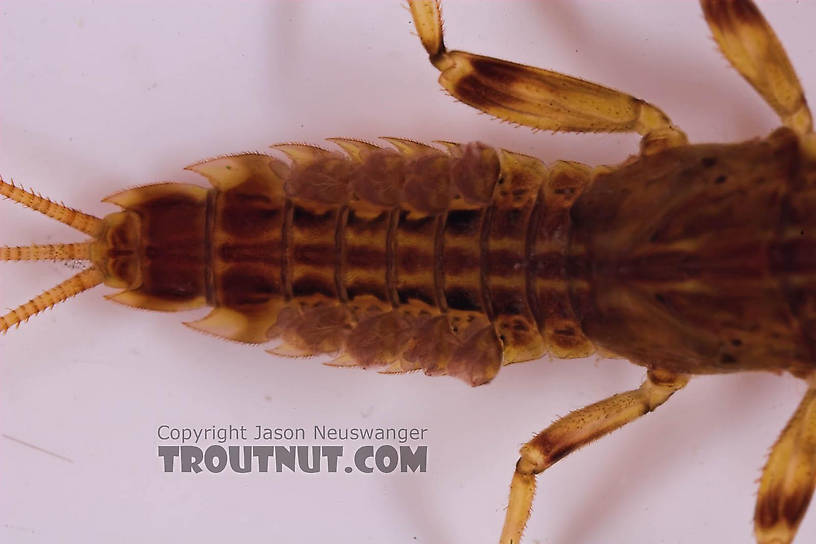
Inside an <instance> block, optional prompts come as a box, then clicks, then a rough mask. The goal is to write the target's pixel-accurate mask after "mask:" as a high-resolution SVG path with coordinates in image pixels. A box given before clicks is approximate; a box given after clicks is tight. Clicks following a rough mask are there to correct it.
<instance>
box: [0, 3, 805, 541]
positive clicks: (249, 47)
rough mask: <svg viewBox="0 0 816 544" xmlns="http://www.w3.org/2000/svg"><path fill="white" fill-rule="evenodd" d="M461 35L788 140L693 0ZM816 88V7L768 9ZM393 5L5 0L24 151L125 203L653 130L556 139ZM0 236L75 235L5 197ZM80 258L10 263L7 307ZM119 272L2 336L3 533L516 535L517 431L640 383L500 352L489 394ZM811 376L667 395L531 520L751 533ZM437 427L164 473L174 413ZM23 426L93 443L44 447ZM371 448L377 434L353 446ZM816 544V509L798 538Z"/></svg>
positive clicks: (181, 420) (548, 11)
mask: <svg viewBox="0 0 816 544" xmlns="http://www.w3.org/2000/svg"><path fill="white" fill-rule="evenodd" d="M445 7H446V8H447V10H446V15H447V17H446V21H447V32H448V34H447V43H448V44H449V46H450V47H451V48H460V49H466V50H471V51H474V52H480V53H486V54H491V55H495V56H499V57H504V58H509V59H512V60H515V61H519V62H524V63H529V64H534V65H538V66H542V67H547V68H552V69H557V70H562V71H565V72H568V73H571V74H574V75H578V76H582V77H586V78H587V79H591V80H594V81H598V82H601V83H605V84H607V85H611V86H613V87H617V88H621V89H624V90H627V91H629V92H631V93H632V94H634V95H636V96H640V97H643V98H646V99H648V100H651V101H653V102H654V103H655V104H657V105H658V106H659V107H661V108H663V109H664V110H665V111H666V112H667V113H669V114H670V115H671V116H672V118H673V119H674V120H675V122H677V123H678V124H679V125H680V126H681V127H682V128H684V129H685V130H686V131H687V132H688V135H689V137H690V138H691V139H692V140H693V141H735V140H741V139H747V138H751V137H755V136H761V135H764V134H767V133H768V132H769V131H770V130H772V129H773V128H774V127H775V126H776V125H777V124H778V122H777V119H776V118H775V117H774V115H773V113H772V112H771V110H770V109H769V108H768V107H766V106H765V105H764V103H763V102H762V101H761V100H760V99H759V98H758V97H757V96H756V95H755V94H754V93H753V91H752V90H751V89H750V88H749V87H748V86H747V84H745V83H744V82H743V81H742V80H741V79H740V78H739V77H738V76H737V75H736V73H735V72H734V71H733V70H731V69H729V68H728V67H727V66H726V63H725V61H724V60H723V59H722V57H721V56H720V55H719V53H718V52H717V51H716V50H715V48H714V45H713V42H712V41H711V40H710V38H709V36H708V30H707V28H706V26H705V24H704V21H703V19H702V16H701V14H700V11H699V7H698V6H697V5H696V3H695V2H691V1H688V0H674V1H667V0H664V1H661V2H646V1H642V0H641V1H618V2H600V1H576V0H557V1H548V2H520V1H519V2H512V3H511V2H507V3H499V2H494V3H482V2H464V3H462V2H449V3H447V4H446V6H445ZM761 7H762V8H763V10H764V12H765V14H766V16H767V17H768V19H769V20H770V21H771V23H772V25H773V26H774V27H775V28H776V30H777V32H778V34H779V35H780V37H781V39H782V41H783V43H784V44H785V45H786V47H787V49H788V52H789V54H790V56H791V59H792V61H793V64H794V65H795V66H796V68H797V69H798V71H799V74H800V77H801V79H802V82H803V85H804V87H805V89H807V90H810V93H811V97H814V93H816V62H814V52H815V51H814V48H815V47H816V45H815V44H816V42H814V39H813V29H812V23H813V21H815V20H816V2H813V1H807V2H796V3H794V2H781V1H775V2H774V1H771V2H763V3H761ZM411 32H412V26H411V24H410V16H409V13H408V12H407V11H406V10H405V9H404V8H403V6H401V5H400V3H399V1H398V0H394V1H392V2H391V1H389V2H374V1H367V2H327V1H322V2H318V1H313V2H293V1H288V2H272V1H263V2H261V1H253V2H250V1H247V2H227V1H226V0H224V1H210V2H203V1H202V2H158V1H152V2H92V1H88V2H79V1H70V2H68V1H66V2H32V1H29V0H26V1H9V0H4V1H3V2H2V4H0V172H1V173H2V174H3V175H4V176H5V177H6V178H8V177H13V178H14V180H15V181H16V182H18V183H20V184H22V185H24V186H26V187H33V188H35V189H36V190H38V191H41V192H42V193H43V194H45V195H48V196H51V197H53V198H54V199H56V200H64V201H65V202H66V203H69V204H71V205H74V206H77V207H79V208H81V209H83V210H85V211H87V212H89V213H92V214H97V215H103V214H106V213H109V212H111V211H114V209H113V208H112V207H111V206H108V205H103V204H100V203H99V200H100V199H101V198H102V197H104V196H106V195H107V194H110V193H112V192H115V191H118V190H120V189H123V188H126V187H129V186H135V185H139V184H144V183H149V182H155V181H164V180H177V181H193V182H199V183H204V180H203V179H199V178H197V177H196V176H195V175H194V174H192V173H189V172H184V171H182V167H183V166H185V165H187V164H190V163H193V162H196V161H198V160H200V159H203V158H206V157H210V156H215V155H219V154H225V153H234V152H242V151H248V150H259V151H262V150H264V149H265V146H267V145H268V144H272V143H279V142H286V141H305V142H312V143H319V142H320V140H321V139H322V138H324V137H330V136H346V137H356V138H374V137H376V136H379V135H393V136H401V137H408V138H413V139H418V140H430V139H444V140H458V141H468V140H474V139H479V140H481V141H484V142H487V143H490V144H493V145H497V146H501V147H506V148H509V149H513V150H517V151H521V152H526V153H530V154H535V155H537V156H539V157H541V158H542V159H544V160H547V161H552V160H555V159H571V160H579V161H583V162H586V163H590V164H596V163H616V162H619V161H621V160H623V159H624V158H625V157H626V156H627V154H629V153H632V152H634V151H635V150H636V146H637V137H635V136H631V135H611V136H610V135H567V134H559V135H551V134H545V133H537V134H535V133H532V132H531V131H529V130H527V129H524V128H515V127H512V126H510V125H507V124H501V123H498V122H496V121H493V120H491V119H490V118H488V117H487V116H485V115H478V114H477V113H476V112H475V111H474V110H471V109H469V108H467V107H465V106H463V105H461V104H458V103H455V102H454V101H453V100H452V99H451V98H450V97H448V96H447V95H445V94H444V93H443V92H441V91H440V90H439V88H438V86H437V84H436V83H435V80H436V71H435V69H434V68H432V67H431V65H430V64H429V63H428V62H427V60H426V56H425V54H424V52H423V50H422V49H421V47H420V45H419V43H418V40H417V39H416V37H414V36H412V35H411ZM0 210H2V211H0V233H2V235H1V236H0V242H2V243H6V244H10V245H15V244H28V243H35V242H40V243H47V242H56V241H76V240H80V239H81V238H82V237H81V236H80V235H78V234H77V233H74V232H72V231H69V230H68V229H66V228H65V227H63V226H61V225H59V224H57V223H55V222H53V221H49V220H47V219H44V218H42V217H38V216H37V215H36V214H34V213H31V212H28V211H25V210H23V209H22V208H20V207H19V206H16V205H12V204H11V203H0ZM75 272H76V271H75V270H73V269H70V268H68V267H66V265H65V264H62V263H29V264H22V263H4V264H2V265H0V277H1V278H2V280H0V287H1V290H0V306H2V307H3V308H4V309H5V308H11V307H13V306H16V305H17V304H20V303H22V302H25V301H26V300H27V299H28V298H29V297H30V296H32V295H34V294H35V293H38V292H40V291H41V290H43V289H45V288H48V287H51V286H52V285H54V284H56V283H57V282H58V281H61V280H62V279H64V278H66V277H68V276H69V275H71V274H73V273H75ZM109 292H110V290H109V289H107V288H105V287H98V288H96V289H94V290H93V291H91V292H88V293H85V294H83V295H81V296H79V297H77V298H76V299H75V300H72V301H71V302H70V303H68V304H62V305H60V306H59V307H58V308H56V309H54V310H52V311H49V312H47V313H46V314H44V315H42V316H38V317H36V318H35V319H33V320H31V322H30V323H28V324H26V325H25V326H23V327H22V328H20V329H19V330H15V331H12V332H11V333H10V334H8V335H6V336H3V337H2V338H0V432H2V435H3V436H2V437H0V486H2V493H0V541H2V542H9V543H18V542H19V543H35V542H43V543H46V542H48V543H50V542H145V541H147V540H148V539H150V540H152V541H156V542H169V541H171V540H172V539H174V538H177V539H181V540H182V541H185V542H216V541H219V540H221V539H230V540H231V541H232V540H234V541H237V540H238V539H240V538H243V539H247V540H250V539H252V540H253V541H258V542H260V541H269V542H271V541H275V542H328V541H331V542H336V543H352V542H354V543H365V542H394V543H402V542H406V543H413V542H422V543H434V544H435V543H443V542H472V543H476V542H495V541H496V540H497V537H498V532H499V529H500V526H501V522H502V520H503V516H504V507H505V501H506V496H507V486H508V483H509V479H510V476H511V474H512V470H513V466H514V463H515V461H516V459H517V449H518V447H519V445H520V444H521V443H522V442H524V441H525V440H527V439H528V438H529V437H530V436H532V434H534V433H535V432H537V431H539V430H540V429H542V428H543V427H545V426H547V425H548V424H549V423H550V422H551V421H552V420H553V419H554V418H555V417H557V416H558V415H563V414H565V413H566V412H567V411H569V410H572V409H575V408H578V407H581V406H583V405H586V404H588V403H591V402H594V401H597V400H599V399H601V398H603V397H605V396H607V395H610V394H612V393H615V392H619V391H623V390H626V389H630V388H632V387H635V386H637V385H638V384H639V383H640V381H641V379H642V377H643V371H642V369H640V368H639V367H636V366H633V365H629V364H628V363H626V362H625V361H621V360H618V361H602V360H598V359H595V358H591V359H587V360H578V361H546V360H543V361H539V362H537V363H534V364H523V365H516V366H514V367H506V368H504V369H502V371H501V372H500V374H499V376H498V377H497V378H496V380H495V381H494V382H493V383H491V384H490V385H488V386H486V387H480V388H477V389H470V388H468V387H466V386H464V385H463V384H462V383H460V382H458V381H456V380H453V379H450V378H435V379H432V378H427V377H425V376H422V375H409V376H396V377H394V376H381V375H378V374H376V373H374V372H363V371H356V370H345V371H344V370H339V369H331V368H327V367H324V366H322V365H321V364H320V363H319V361H315V360H284V359H281V360H278V359H275V358H273V357H271V356H269V355H267V354H265V353H264V352H263V351H262V350H261V349H259V348H253V347H248V346H242V345H237V344H232V343H229V342H225V341H219V340H217V339H213V338H210V337H208V336H204V335H201V334H198V333H196V332H194V331H191V330H189V329H187V328H185V327H183V326H181V325H180V322H181V321H182V320H191V319H195V318H197V316H199V315H201V314H203V313H204V312H203V311H201V312H194V313H193V314H186V315H178V314H175V315H174V314H156V313H151V312H140V311H135V310H132V309H129V308H126V307H124V306H119V305H116V304H113V303H110V302H106V301H105V300H104V299H103V298H102V295H103V294H106V293H109ZM803 392H804V384H803V383H801V382H799V381H797V380H794V379H792V378H790V377H786V376H783V377H776V376H773V375H765V374H757V375H734V376H725V377H704V378H699V379H696V380H694V381H693V382H692V383H691V384H690V386H689V387H688V388H687V390H685V391H683V392H681V393H679V394H677V395H676V397H675V398H673V399H672V400H671V401H670V402H669V403H668V404H667V405H666V406H664V407H663V408H661V409H660V410H659V411H658V412H657V413H656V414H653V415H650V416H649V417H646V418H645V419H643V420H641V421H638V422H636V423H634V424H632V425H630V426H629V427H627V428H626V429H625V430H622V431H619V432H617V433H614V434H613V435H612V436H610V437H607V438H605V439H603V440H601V441H600V442H598V443H596V444H593V445H591V446H589V447H587V448H586V449H584V450H581V451H580V452H578V453H576V454H574V455H572V456H570V457H569V458H568V459H566V460H564V461H562V462H560V463H558V464H557V465H556V466H554V467H553V468H552V469H550V470H549V471H547V472H546V473H545V474H544V475H543V476H540V477H539V486H540V487H539V492H538V494H537V497H536V502H535V509H534V512H533V517H532V520H531V522H530V524H529V526H528V530H527V533H526V535H527V538H526V541H527V542H530V543H533V542H540V543H567V544H581V543H598V542H604V543H623V542H626V543H632V544H634V543H641V542H643V543H650V544H651V543H657V542H665V543H691V542H694V543H699V542H704V543H707V542H750V541H751V538H752V537H751V533H752V524H751V518H752V515H753V508H754V498H755V494H756V484H755V480H756V479H757V478H758V477H759V474H760V468H761V466H762V465H763V463H764V461H765V456H766V452H767V449H768V448H769V446H770V445H771V444H772V443H773V441H774V440H775V438H776V436H777V434H778V432H779V431H780V430H781V429H782V427H783V425H784V424H785V422H786V420H787V418H788V417H789V415H790V414H791V413H792V411H793V409H794V407H795V405H796V404H797V403H798V401H799V398H800V397H801V395H802V393H803ZM163 423H167V424H171V425H178V426H183V425H190V426H208V425H212V424H216V425H228V424H230V423H232V424H236V425H238V424H245V425H255V424H266V425H271V426H293V427H294V426H303V427H306V428H307V429H311V427H312V426H313V425H315V424H327V425H336V426H370V425H382V426H403V425H404V426H418V427H428V428H429V429H430V431H429V434H428V439H427V444H428V446H429V450H430V458H429V470H428V472H427V473H426V474H392V475H376V474H375V475H362V474H353V475H346V474H344V473H339V474H325V473H324V474H320V475H304V474H300V473H297V474H289V473H282V474H258V473H253V474H249V475H234V474H226V473H222V474H220V475H208V474H200V475H197V476H191V475H189V474H178V473H176V474H164V473H163V472H162V471H161V462H160V460H159V459H158V457H157V455H156V446H157V440H156V438H155V431H156V427H157V426H158V425H160V424H163ZM8 437H12V438H13V439H16V440H22V441H25V442H27V443H30V444H34V445H36V446H38V447H40V448H44V449H46V450H49V451H50V452H54V453H56V454H58V455H60V456H63V457H65V458H67V459H70V462H69V461H65V460H62V459H60V458H57V457H55V456H53V455H48V454H46V453H42V452H41V451H38V450H35V449H32V448H29V447H26V446H24V445H21V444H20V443H18V442H16V441H14V440H11V439H9V438H8ZM347 446H353V444H347ZM814 539H816V513H814V512H811V513H810V515H809V516H808V517H806V519H805V522H804V524H803V526H802V528H801V530H800V538H799V540H798V542H812V541H813V540H814Z"/></svg>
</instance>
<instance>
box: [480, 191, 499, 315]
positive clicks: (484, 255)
mask: <svg viewBox="0 0 816 544" xmlns="http://www.w3.org/2000/svg"><path fill="white" fill-rule="evenodd" d="M494 213H495V207H494V206H489V207H487V208H485V209H484V213H483V214H482V230H481V232H480V233H479V286H480V289H479V298H481V303H482V309H483V311H484V313H485V315H487V319H488V320H490V321H491V322H492V321H493V318H494V317H495V314H494V313H493V305H492V304H491V301H490V285H489V284H488V279H487V274H488V267H489V265H490V258H489V256H488V255H489V251H490V228H491V227H492V224H493V215H494Z"/></svg>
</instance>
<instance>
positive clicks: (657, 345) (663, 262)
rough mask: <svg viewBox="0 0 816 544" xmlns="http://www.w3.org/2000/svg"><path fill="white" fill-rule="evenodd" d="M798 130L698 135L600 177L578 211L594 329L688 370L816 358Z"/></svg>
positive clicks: (579, 269) (812, 225)
mask: <svg viewBox="0 0 816 544" xmlns="http://www.w3.org/2000/svg"><path fill="white" fill-rule="evenodd" d="M813 179H814V171H813V169H812V166H810V167H805V166H803V161H802V160H801V157H800V147H799V142H798V138H797V136H796V135H795V134H794V133H793V132H792V131H790V130H788V129H780V130H778V131H776V132H775V133H774V134H772V135H771V136H770V137H769V138H767V139H765V140H753V141H749V142H745V143H741V144H725V145H714V144H708V145H692V146H684V147H677V148H672V149H668V150H666V151H664V152H661V153H659V154H657V155H653V156H647V157H643V158H640V159H638V160H636V161H634V162H633V163H631V164H628V165H626V166H623V167H622V168H620V169H617V170H615V171H612V172H610V173H609V174H604V175H601V176H599V177H598V178H597V179H596V180H595V182H594V183H593V185H592V187H591V189H590V190H588V191H587V192H586V193H584V195H582V197H581V198H580V199H579V200H578V202H577V203H576V205H575V207H574V208H573V210H572V218H573V232H572V237H571V246H570V259H571V262H570V271H569V274H570V276H571V277H572V278H573V279H574V280H577V279H579V278H580V279H581V280H584V281H580V282H579V281H573V283H572V284H571V286H572V290H571V293H572V301H573V304H574V305H575V309H576V312H577V313H578V315H580V321H581V324H582V327H583V329H584V332H585V333H586V335H587V336H588V337H589V338H590V339H591V340H592V341H593V342H595V343H596V344H597V345H598V346H601V347H603V348H605V349H607V350H609V351H611V352H613V353H615V354H617V355H620V356H623V357H626V358H627V359H630V360H631V361H633V362H636V363H639V364H644V365H646V366H649V367H651V368H663V369H668V370H672V371H675V372H681V373H692V374H699V373H715V372H732V371H736V370H775V371H779V370H790V371H791V372H793V373H794V374H798V375H806V374H808V373H810V372H812V370H813V369H814V367H816V342H815V340H816V326H814V325H815V323H814V318H816V313H814V309H816V306H814V303H816V237H815V236H816V218H814V216H813V214H812V210H813V209H814V208H813V205H814V202H816V200H814V199H815V198H816V189H814V186H813Z"/></svg>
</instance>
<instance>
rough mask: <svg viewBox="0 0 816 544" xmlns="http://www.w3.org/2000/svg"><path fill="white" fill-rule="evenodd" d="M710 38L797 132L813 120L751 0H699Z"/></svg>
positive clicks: (808, 129) (782, 54) (796, 80)
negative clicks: (709, 30)
mask: <svg viewBox="0 0 816 544" xmlns="http://www.w3.org/2000/svg"><path fill="white" fill-rule="evenodd" d="M700 4H701V5H702V7H703V12H704V13H705V18H706V21H708V25H709V27H711V32H712V34H713V35H714V39H715V40H716V41H717V44H718V45H719V46H720V49H721V50H722V52H723V54H724V55H725V57H726V58H727V59H728V62H730V63H731V65H732V66H733V67H734V68H736V70H737V71H738V72H739V73H740V74H741V75H742V77H744V78H745V79H746V80H747V81H748V83H750V84H751V85H752V86H753V87H754V89H756V90H757V92H758V93H759V94H760V95H762V98H764V99H765V101H766V102H767V103H768V104H769V105H770V106H771V107H772V108H773V109H774V111H776V113H777V114H778V115H779V117H781V118H782V122H783V123H785V125H786V126H788V127H790V128H792V129H793V130H795V131H796V132H798V133H799V134H805V133H808V132H811V131H812V130H813V120H812V118H811V115H810V109H808V105H807V102H806V101H805V94H804V92H803V91H802V86H801V85H800V84H799V78H798V77H796V72H795V71H794V69H793V66H792V65H791V63H790V60H788V55H787V54H786V53H785V49H784V48H783V47H782V44H781V43H779V40H778V39H777V37H776V34H774V31H773V29H771V27H770V25H769V24H768V23H767V21H765V18H764V17H763V16H762V13H760V11H759V9H757V7H756V5H755V4H754V3H753V2H752V1H751V0H700Z"/></svg>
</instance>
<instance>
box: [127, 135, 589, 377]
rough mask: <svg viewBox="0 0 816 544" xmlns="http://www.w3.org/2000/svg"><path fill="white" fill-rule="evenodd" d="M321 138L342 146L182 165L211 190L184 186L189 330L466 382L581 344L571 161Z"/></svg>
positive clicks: (291, 148)
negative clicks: (190, 230)
mask: <svg viewBox="0 0 816 544" xmlns="http://www.w3.org/2000/svg"><path fill="white" fill-rule="evenodd" d="M333 141H334V142H335V143H337V144H338V145H339V146H340V147H341V148H342V149H343V150H344V151H345V154H341V153H337V152H331V151H327V150H324V149H320V148H316V147H311V146H306V145H296V144H289V145H282V146H277V148H278V149H279V150H280V151H282V152H284V153H285V154H286V155H288V156H289V158H290V159H291V164H287V163H285V162H283V161H281V160H279V159H277V158H275V157H272V156H268V155H261V154H244V155H235V156H227V157H222V158H218V159H214V160H210V161H206V162H203V163H200V164H197V165H194V166H192V167H190V168H191V169H192V170H194V171H196V172H199V173H201V174H203V175H204V176H206V177H207V178H208V179H209V180H210V182H211V183H212V184H213V186H214V187H215V189H214V190H212V191H209V193H208V195H207V196H206V198H203V199H202V198H201V197H198V201H199V202H200V203H201V207H202V209H204V210H205V213H204V216H205V217H204V219H201V220H200V221H199V224H200V223H201V222H203V229H204V231H205V237H204V240H203V242H202V243H203V244H204V247H205V249H204V254H205V258H204V260H203V263H202V269H201V270H200V273H201V274H202V275H203V276H204V281H203V283H204V286H205V287H204V291H205V292H204V293H203V295H204V298H206V301H207V303H208V304H210V305H212V306H214V307H215V309H214V310H213V311H212V312H211V313H210V314H209V315H208V316H207V317H205V318H204V319H202V320H200V321H196V322H194V323H189V324H188V325H190V326H192V327H194V328H196V329H199V330H202V331H204V332H207V333H210V334H214V335H218V336H221V337H225V338H229V339H232V340H237V341H242V342H251V343H263V342H266V341H268V340H269V339H272V338H279V339H280V340H281V342H280V344H279V345H278V346H277V347H275V348H273V349H272V350H270V351H271V352H273V353H276V354H281V355H294V356H305V355H314V354H319V353H337V354H338V357H337V358H336V359H335V360H334V364H338V365H359V366H363V367H383V368H384V370H385V371H386V372H404V371H410V370H419V369H422V370H424V371H425V372H426V373H428V374H450V375H455V376H458V377H460V378H462V379H464V380H465V381H467V382H468V383H471V384H473V385H478V384H481V383H485V382H487V381H489V380H490V379H492V378H493V376H495V374H496V372H497V371H498V369H499V367H500V366H501V364H502V363H505V364H506V363H511V362H517V361H524V360H529V359H534V358H537V357H540V356H541V355H543V354H545V353H546V352H547V351H550V352H552V353H553V354H554V355H557V356H559V357H571V356H583V355H587V354H588V353H590V352H591V351H592V349H593V348H592V345H591V344H590V343H589V341H588V340H587V339H586V338H585V337H584V336H583V333H582V332H581V329H580V326H579V325H578V323H577V321H576V319H575V317H574V314H573V312H572V307H571V303H570V299H569V291H570V284H569V282H570V280H569V278H568V277H567V273H566V255H567V246H568V243H569V226H570V219H569V209H570V206H571V205H572V203H573V201H574V200H575V198H576V197H577V196H578V195H579V194H580V193H581V191H582V190H583V189H584V187H585V186H586V185H587V184H588V182H589V178H590V174H589V171H588V169H587V168H586V167H583V166H581V165H578V164H575V163H566V162H559V163H556V164H555V165H554V166H552V167H550V168H547V167H545V166H544V165H543V164H542V163H541V162H540V161H538V160H537V159H534V158H532V157H528V156H525V155H520V154H516V153H510V152H507V151H503V150H495V149H493V148H490V147H487V146H484V145H482V144H479V143H471V144H466V145H458V144H444V147H445V151H442V150H439V149H436V148H433V147H430V146H426V145H423V144H418V143H414V142H410V141H406V140H397V139H389V142H390V143H391V144H392V145H393V146H394V147H395V148H396V149H384V148H380V147H376V146H373V145H371V144H367V143H362V142H357V141H352V140H339V139H337V140H333ZM186 187H189V186H186ZM148 207H150V206H148ZM142 212H143V215H144V213H145V210H143V211H142ZM149 213H153V212H149ZM145 243H150V242H149V241H147V242H145ZM159 245H161V244H159ZM156 251H158V250H156ZM154 253H155V251H154ZM186 307H189V305H188V306H186Z"/></svg>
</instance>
